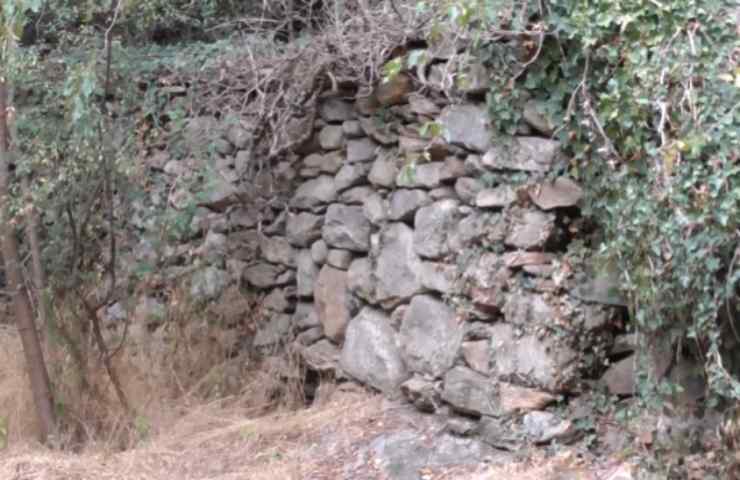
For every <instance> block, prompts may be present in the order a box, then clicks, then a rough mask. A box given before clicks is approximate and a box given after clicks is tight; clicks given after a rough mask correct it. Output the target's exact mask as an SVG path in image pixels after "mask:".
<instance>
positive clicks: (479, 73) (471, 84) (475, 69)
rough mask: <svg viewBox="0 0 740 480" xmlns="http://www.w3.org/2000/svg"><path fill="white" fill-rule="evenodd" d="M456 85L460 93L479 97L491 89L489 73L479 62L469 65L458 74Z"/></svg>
mask: <svg viewBox="0 0 740 480" xmlns="http://www.w3.org/2000/svg"><path fill="white" fill-rule="evenodd" d="M456 83H457V85H456V86H457V88H458V90H460V91H461V92H463V93H467V94H471V95H480V94H482V93H486V92H487V91H488V90H489V89H490V88H491V72H490V71H489V70H488V68H486V66H485V65H483V64H482V63H480V62H474V63H470V64H467V65H465V68H463V69H462V71H461V72H458V75H457V82H456Z"/></svg>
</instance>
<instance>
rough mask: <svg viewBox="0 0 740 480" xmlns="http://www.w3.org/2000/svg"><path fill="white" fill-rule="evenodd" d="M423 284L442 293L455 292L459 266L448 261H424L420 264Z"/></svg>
mask: <svg viewBox="0 0 740 480" xmlns="http://www.w3.org/2000/svg"><path fill="white" fill-rule="evenodd" d="M420 276H421V284H422V286H423V287H424V288H426V289H429V290H433V291H436V292H439V293H442V294H451V293H455V291H456V288H455V282H456V280H457V267H456V266H455V265H450V264H447V263H438V262H422V263H421V266H420Z"/></svg>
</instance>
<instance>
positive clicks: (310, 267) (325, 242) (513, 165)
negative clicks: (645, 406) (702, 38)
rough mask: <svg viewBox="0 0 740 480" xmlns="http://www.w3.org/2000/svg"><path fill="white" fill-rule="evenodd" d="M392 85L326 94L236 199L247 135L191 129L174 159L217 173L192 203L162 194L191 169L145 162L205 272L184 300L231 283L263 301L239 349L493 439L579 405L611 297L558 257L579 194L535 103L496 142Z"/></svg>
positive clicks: (404, 84) (564, 254) (437, 100)
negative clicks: (283, 349) (295, 362)
mask: <svg viewBox="0 0 740 480" xmlns="http://www.w3.org/2000/svg"><path fill="white" fill-rule="evenodd" d="M411 86H412V85H411V83H409V82H408V81H406V80H402V81H396V82H391V84H390V85H384V86H383V87H382V91H383V95H376V96H375V97H373V98H371V99H370V100H368V99H359V100H356V101H350V100H346V99H343V98H337V97H331V96H328V97H327V98H325V99H324V100H323V102H322V103H321V105H320V109H319V114H320V115H319V117H318V118H317V119H316V121H315V123H314V124H313V125H306V126H305V128H311V129H313V132H314V135H313V136H312V137H311V138H310V140H309V141H307V142H306V144H305V145H303V146H301V148H300V149H299V150H298V151H299V152H300V153H298V154H296V155H295V156H294V157H292V158H288V159H286V160H284V161H282V162H280V163H279V164H277V165H273V166H271V167H269V168H265V169H264V170H263V171H261V172H260V173H259V174H257V175H256V177H254V179H253V180H252V181H250V182H249V183H248V184H245V183H244V182H242V181H241V179H242V178H243V173H244V172H245V171H246V170H247V169H248V168H249V167H250V162H253V159H250V158H248V155H247V153H246V152H247V147H248V145H249V142H250V134H249V128H248V125H246V124H243V125H230V126H227V127H224V126H223V125H221V126H218V125H214V123H213V122H212V121H211V120H205V119H193V120H191V122H190V126H189V127H188V128H189V129H190V130H191V131H190V133H189V138H190V139H191V142H192V145H190V147H189V148H191V149H195V148H196V147H199V146H202V145H203V144H206V143H208V142H207V141H205V140H203V138H210V139H211V143H210V144H211V145H212V146H215V147H214V148H215V149H216V152H215V155H211V156H210V157H208V158H211V159H213V160H212V161H210V162H211V163H210V164H209V165H207V167H208V168H210V169H212V170H215V171H216V172H217V173H218V174H219V175H218V176H217V177H216V178H217V180H216V181H215V182H212V183H211V184H210V185H209V186H208V189H206V190H204V192H201V193H200V194H199V195H196V194H195V193H194V192H193V191H192V185H189V184H186V183H183V184H182V186H179V187H178V185H181V184H180V183H178V181H179V179H182V178H188V175H192V174H193V173H194V172H197V171H198V169H202V168H204V165H203V164H202V163H203V162H200V163H199V162H196V161H192V160H169V161H168V160H167V158H162V157H161V156H154V157H152V158H151V159H150V166H151V167H152V169H154V170H156V171H160V172H161V173H162V174H163V175H167V176H169V177H170V178H171V179H172V185H173V187H172V188H170V189H169V190H168V192H169V193H168V198H167V200H168V202H169V204H170V205H173V206H175V207H178V206H181V205H184V204H186V203H187V202H186V200H187V199H188V198H191V199H192V198H193V197H196V198H198V199H199V200H198V201H199V205H200V208H199V209H198V211H197V212H196V216H195V218H194V219H193V222H192V225H191V226H192V229H193V231H194V232H199V234H200V235H202V236H201V237H199V238H200V240H197V242H199V246H198V248H197V249H196V254H197V255H198V256H199V257H200V258H201V259H202V265H204V267H203V268H202V269H200V270H199V271H198V272H197V273H195V274H194V275H193V276H192V278H191V294H192V295H193V296H196V297H199V298H204V299H210V300H211V301H216V302H218V301H219V300H218V297H219V294H220V292H222V291H224V290H225V289H226V288H228V286H229V285H231V284H234V283H241V284H247V285H248V286H249V287H250V288H251V289H256V290H258V291H260V292H263V293H264V299H263V301H262V307H263V308H265V309H266V310H268V311H271V312H273V313H272V314H271V315H270V316H269V319H268V321H267V322H266V323H265V324H263V325H261V326H260V328H259V330H258V331H257V333H256V335H255V336H254V338H253V342H252V343H253V347H254V348H255V349H257V350H260V349H269V348H271V347H273V346H275V345H276V344H279V343H290V344H292V345H293V346H294V347H295V348H296V349H297V350H298V351H299V352H300V355H301V356H302V358H303V360H304V361H305V363H306V364H307V365H308V366H309V368H311V369H313V370H315V371H317V372H320V373H322V374H326V375H334V376H335V377H337V378H344V379H354V380H356V381H359V382H361V383H363V384H365V385H367V386H369V387H372V388H374V389H377V390H379V391H382V392H384V393H385V394H387V395H389V396H403V397H405V398H406V399H408V401H410V402H412V403H413V404H414V405H416V406H417V407H418V408H419V409H421V410H423V411H430V412H433V411H437V410H443V411H449V410H451V411H454V412H458V413H460V414H464V415H472V416H475V417H481V416H482V417H484V419H488V420H486V422H488V423H486V422H483V423H481V425H482V427H481V428H482V429H483V430H482V431H485V429H486V428H488V427H490V429H494V430H495V428H494V427H495V425H494V426H491V421H493V420H492V419H499V418H504V417H506V416H508V415H510V414H512V413H515V412H526V411H529V410H538V409H542V408H543V407H544V406H546V405H547V404H548V403H550V402H552V401H554V400H555V399H556V397H557V395H558V394H562V393H569V392H577V391H579V389H580V381H581V379H582V378H583V375H584V374H585V373H586V372H589V371H591V370H592V369H593V368H594V365H595V363H598V360H599V359H600V358H603V353H604V352H605V351H606V349H607V348H608V347H609V345H611V343H612V342H613V336H612V333H613V326H614V323H613V320H614V319H615V315H616V313H615V308H618V306H619V304H620V303H621V301H620V300H619V299H618V298H616V299H615V297H614V296H613V295H611V293H610V290H609V289H610V287H611V284H610V283H609V282H608V281H607V282H606V283H604V281H603V279H598V281H596V282H591V283H589V282H588V281H586V282H585V283H584V282H583V281H581V280H579V277H578V275H577V274H578V273H579V272H577V271H575V268H577V267H574V266H573V265H572V261H571V259H570V257H569V256H568V255H569V253H568V246H569V244H570V242H571V241H572V239H573V238H575V237H577V236H578V235H579V233H580V231H581V229H582V225H581V222H582V219H581V218H580V214H579V204H580V202H581V198H582V195H583V193H582V189H581V186H579V185H578V183H577V182H575V181H574V180H573V179H571V178H569V177H567V176H566V173H565V172H566V170H567V168H566V167H567V165H568V159H567V158H565V157H564V156H563V155H562V153H561V151H560V146H559V144H558V142H556V141H554V140H552V139H550V138H549V135H550V134H551V133H552V132H551V127H550V122H548V120H547V119H546V118H545V117H543V116H542V115H541V114H540V113H539V111H538V109H537V105H536V103H532V102H528V103H527V105H526V106H525V107H524V112H523V118H524V119H526V123H525V122H523V123H522V125H521V127H520V129H519V130H520V133H521V134H520V135H518V136H513V137H502V136H500V135H494V132H493V129H492V127H491V120H490V118H489V116H488V112H487V108H486V106H485V104H483V103H481V102H475V101H467V102H462V103H450V102H449V101H448V100H447V99H446V98H445V97H442V96H435V95H429V96H426V97H425V96H422V95H419V94H417V93H411V92H410V88H411ZM430 126H432V127H434V128H430ZM204 131H205V132H209V131H210V132H211V133H212V132H214V131H215V132H216V138H217V140H218V141H217V142H213V141H212V140H213V136H210V137H203V132H204ZM422 131H438V132H439V133H440V134H439V135H437V136H435V137H425V136H424V135H422V134H421V133H420V132H422ZM193 139H195V140H193ZM212 153H213V152H212ZM192 157H193V158H204V157H202V156H201V157H198V155H192ZM245 198H247V199H248V200H246V201H245ZM142 228H144V226H142ZM148 251H149V250H148V249H147V248H146V245H142V246H140V249H139V252H140V255H146V254H147V252H148ZM171 255H173V256H177V255H178V253H177V252H174V253H172V252H171ZM587 278H588V277H587ZM610 295H611V296H610ZM600 355H601V356H600ZM589 359H590V360H589ZM486 425H487V427H486ZM484 427H485V428H484Z"/></svg>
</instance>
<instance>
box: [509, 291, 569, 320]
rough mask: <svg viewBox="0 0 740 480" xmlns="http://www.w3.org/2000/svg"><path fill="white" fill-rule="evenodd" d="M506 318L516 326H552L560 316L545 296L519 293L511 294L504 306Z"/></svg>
mask: <svg viewBox="0 0 740 480" xmlns="http://www.w3.org/2000/svg"><path fill="white" fill-rule="evenodd" d="M504 318H506V321H507V322H509V323H512V324H514V325H522V326H533V325H552V324H553V323H555V321H556V320H557V318H558V314H557V311H556V309H555V308H553V307H552V306H550V304H548V303H547V300H545V297H544V296H542V295H540V294H536V293H525V292H518V293H512V294H509V296H508V298H507V300H506V305H505V306H504Z"/></svg>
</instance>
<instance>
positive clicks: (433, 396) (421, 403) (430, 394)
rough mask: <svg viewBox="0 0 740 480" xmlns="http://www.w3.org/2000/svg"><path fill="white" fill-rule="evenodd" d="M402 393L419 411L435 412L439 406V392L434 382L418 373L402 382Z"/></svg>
mask: <svg viewBox="0 0 740 480" xmlns="http://www.w3.org/2000/svg"><path fill="white" fill-rule="evenodd" d="M401 393H403V396H404V397H406V399H407V400H408V401H409V402H410V403H411V404H413V405H414V406H415V407H416V408H417V409H418V410H419V411H422V412H427V413H434V412H435V411H436V410H437V408H438V406H439V394H438V393H437V389H436V388H435V387H434V383H433V382H430V381H429V380H425V379H424V378H422V377H419V376H418V375H414V376H413V377H412V378H410V379H408V380H406V381H405V382H403V384H401Z"/></svg>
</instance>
